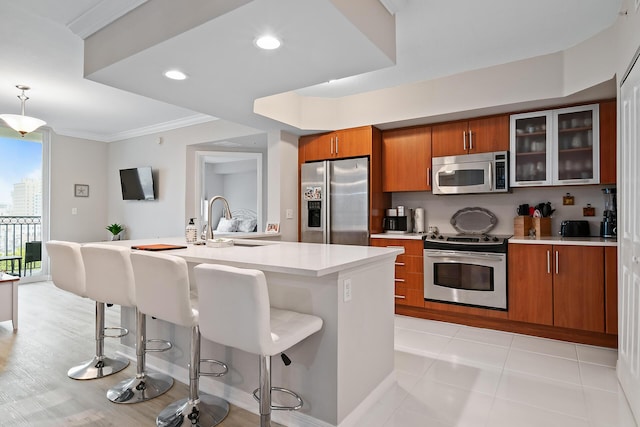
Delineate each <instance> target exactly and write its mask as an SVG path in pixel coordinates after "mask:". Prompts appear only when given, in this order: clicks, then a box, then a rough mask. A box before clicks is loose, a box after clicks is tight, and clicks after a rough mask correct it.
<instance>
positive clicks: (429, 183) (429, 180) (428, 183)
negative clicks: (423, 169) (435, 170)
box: [427, 168, 431, 187]
mask: <svg viewBox="0 0 640 427" xmlns="http://www.w3.org/2000/svg"><path fill="white" fill-rule="evenodd" d="M427 186H428V187H431V168H427Z"/></svg>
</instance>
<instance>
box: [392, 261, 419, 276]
mask: <svg viewBox="0 0 640 427" xmlns="http://www.w3.org/2000/svg"><path fill="white" fill-rule="evenodd" d="M398 258H400V257H398ZM395 268H396V277H406V274H407V273H419V274H422V272H423V271H424V264H423V262H422V258H418V257H414V256H406V257H404V258H403V259H402V260H400V259H396V262H395Z"/></svg>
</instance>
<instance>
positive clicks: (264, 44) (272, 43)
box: [256, 36, 280, 50]
mask: <svg viewBox="0 0 640 427" xmlns="http://www.w3.org/2000/svg"><path fill="white" fill-rule="evenodd" d="M256 45H257V46H258V47H259V48H261V49H265V50H273V49H277V48H279V47H280V40H278V39H277V38H275V37H273V36H262V37H259V38H258V40H256Z"/></svg>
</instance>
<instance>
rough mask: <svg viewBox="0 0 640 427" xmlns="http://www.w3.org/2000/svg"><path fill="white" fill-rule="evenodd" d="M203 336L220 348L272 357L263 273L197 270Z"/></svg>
mask: <svg viewBox="0 0 640 427" xmlns="http://www.w3.org/2000/svg"><path fill="white" fill-rule="evenodd" d="M194 275H195V280H196V285H197V287H198V311H199V315H200V319H199V323H200V333H201V334H202V336H203V337H205V338H207V339H208V340H210V341H214V342H217V343H219V344H222V345H225V346H228V347H234V348H238V349H240V350H244V351H246V352H249V353H254V354H258V355H273V354H275V353H274V352H273V348H274V343H273V338H272V336H271V319H270V316H271V314H270V313H271V311H270V310H271V309H270V307H269V294H268V291H267V281H266V279H265V277H264V273H262V271H259V270H250V269H240V268H235V267H230V266H226V265H216V264H200V265H197V266H196V267H195V268H194Z"/></svg>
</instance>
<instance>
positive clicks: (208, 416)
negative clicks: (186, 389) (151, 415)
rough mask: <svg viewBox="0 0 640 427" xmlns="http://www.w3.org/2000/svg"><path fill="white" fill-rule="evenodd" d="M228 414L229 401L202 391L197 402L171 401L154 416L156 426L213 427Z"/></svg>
mask: <svg viewBox="0 0 640 427" xmlns="http://www.w3.org/2000/svg"><path fill="white" fill-rule="evenodd" d="M227 414H229V402H227V401H226V400H224V399H221V398H219V397H217V396H212V395H210V394H206V393H202V394H200V399H199V402H198V403H194V401H192V400H190V399H181V400H178V401H177V402H173V403H172V404H170V405H169V406H167V407H166V408H164V409H163V410H162V412H160V415H158V417H157V418H156V425H157V426H158V427H178V426H183V425H184V426H198V427H213V426H215V425H218V424H220V423H221V422H222V420H224V419H225V418H226V416H227Z"/></svg>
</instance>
